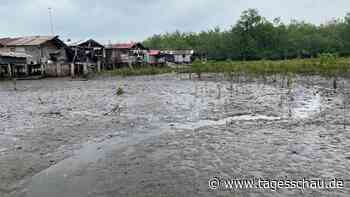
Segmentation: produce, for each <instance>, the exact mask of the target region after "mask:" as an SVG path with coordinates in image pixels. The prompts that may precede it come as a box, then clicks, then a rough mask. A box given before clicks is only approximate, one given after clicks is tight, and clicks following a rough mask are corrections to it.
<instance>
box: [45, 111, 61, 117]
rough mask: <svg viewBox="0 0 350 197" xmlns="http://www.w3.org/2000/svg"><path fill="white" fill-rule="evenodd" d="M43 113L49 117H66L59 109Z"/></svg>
mask: <svg viewBox="0 0 350 197" xmlns="http://www.w3.org/2000/svg"><path fill="white" fill-rule="evenodd" d="M42 115H43V116H47V117H51V116H54V117H64V116H63V114H62V113H61V112H58V111H50V112H47V113H43V114H42Z"/></svg>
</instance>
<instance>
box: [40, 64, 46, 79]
mask: <svg viewBox="0 0 350 197" xmlns="http://www.w3.org/2000/svg"><path fill="white" fill-rule="evenodd" d="M40 69H41V75H42V76H44V75H45V65H44V64H43V63H41V64H40Z"/></svg>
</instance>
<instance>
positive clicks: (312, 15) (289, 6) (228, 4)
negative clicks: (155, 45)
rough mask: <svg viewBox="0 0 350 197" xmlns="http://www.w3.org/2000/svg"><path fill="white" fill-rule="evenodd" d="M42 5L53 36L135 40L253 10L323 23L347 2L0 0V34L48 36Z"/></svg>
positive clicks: (229, 20)
mask: <svg viewBox="0 0 350 197" xmlns="http://www.w3.org/2000/svg"><path fill="white" fill-rule="evenodd" d="M48 7H52V8H53V16H54V26H55V33H56V34H59V35H61V36H62V37H63V38H71V39H76V40H77V39H84V38H88V37H93V38H96V39H97V40H99V41H101V42H104V43H107V42H108V40H110V41H112V42H116V41H131V40H133V41H136V40H143V39H145V38H146V37H148V36H151V35H153V34H158V33H162V32H171V31H175V30H177V29H178V30H181V31H200V30H207V29H209V28H213V27H215V26H220V27H222V28H228V27H230V26H231V25H233V24H234V23H235V22H236V21H237V20H238V19H239V16H240V14H241V12H242V11H243V10H245V9H248V8H257V9H258V10H259V11H260V13H261V14H262V15H263V16H266V17H267V18H268V19H273V18H274V17H281V18H282V20H283V21H285V22H288V21H290V20H291V19H298V20H306V21H309V22H312V23H317V24H319V23H323V22H325V21H327V20H330V19H332V18H333V17H342V16H344V15H345V13H346V12H347V11H350V9H349V10H347V8H349V7H350V1H348V0H333V1H329V0H317V1H316V0H294V1H285V0H269V1H261V0H220V1H218V0H177V1H167V0H129V1H121V0H104V1H98V0H60V1H57V0H1V1H0V13H1V14H2V17H1V18H0V28H1V31H0V36H18V35H39V34H41V35H43V34H49V32H50V26H49V19H48Z"/></svg>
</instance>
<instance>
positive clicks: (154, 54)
mask: <svg viewBox="0 0 350 197" xmlns="http://www.w3.org/2000/svg"><path fill="white" fill-rule="evenodd" d="M144 61H145V62H146V63H147V64H148V65H164V64H165V55H164V54H163V53H161V51H160V50H149V51H148V52H147V53H146V55H145V60H144Z"/></svg>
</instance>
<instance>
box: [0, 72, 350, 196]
mask: <svg viewBox="0 0 350 197" xmlns="http://www.w3.org/2000/svg"><path fill="white" fill-rule="evenodd" d="M349 82H350V81H349V80H347V79H339V81H338V87H339V88H338V89H337V91H334V90H333V89H332V85H333V82H332V81H331V80H330V79H325V78H321V77H317V76H313V77H301V76H299V77H297V78H295V79H294V81H293V83H292V84H291V86H290V87H287V84H288V83H287V82H286V81H285V80H284V81H283V80H282V78H280V77H277V78H276V79H275V78H274V77H272V78H269V79H267V80H265V79H262V78H261V79H254V80H253V79H247V78H243V77H241V78H240V79H237V78H235V79H233V80H228V79H226V78H224V77H223V76H220V75H210V76H203V78H202V79H201V80H199V79H197V78H195V77H193V78H192V79H191V80H190V79H189V77H188V75H176V74H167V75H160V76H148V77H128V78H121V77H100V78H96V79H91V80H88V81H78V80H71V79H68V78H66V79H44V80H37V81H17V84H16V89H17V90H14V84H13V83H12V82H11V81H7V82H4V81H3V82H0V196H1V197H2V196H4V197H12V196H14V197H17V196H19V197H47V196H50V197H55V196H68V197H70V196H72V197H80V196H82V197H83V196H84V197H86V196H91V197H93V196H94V197H95V196H96V197H107V196H108V197H112V196H113V197H114V196H232V195H233V193H234V194H236V195H237V196H349V195H350V183H349V182H348V179H350V106H348V104H350V103H349V93H350V83H349ZM289 84H290V83H289ZM119 87H122V89H123V90H124V94H122V95H117V89H118V88H119ZM348 108H349V109H348ZM212 177H224V178H232V177H235V178H245V177H247V178H248V177H256V178H265V179H286V178H290V179H292V178H293V179H301V178H310V179H312V178H313V179H321V178H326V179H331V178H338V179H343V180H345V181H346V182H345V188H343V189H332V190H331V189H328V190H326V189H324V190H320V189H319V190H315V189H308V190H304V191H300V190H288V189H281V190H278V191H277V192H275V191H270V190H235V191H212V190H209V189H208V181H209V179H210V178H212Z"/></svg>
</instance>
